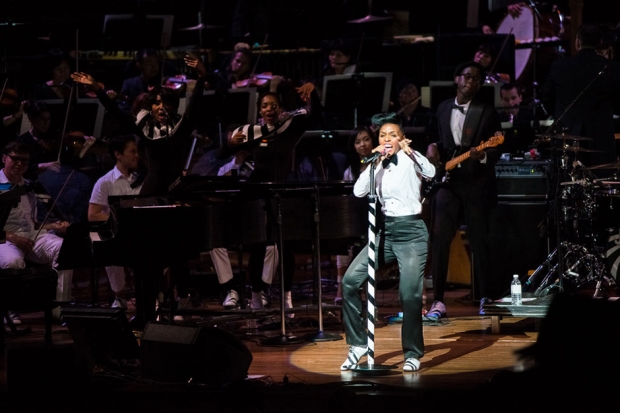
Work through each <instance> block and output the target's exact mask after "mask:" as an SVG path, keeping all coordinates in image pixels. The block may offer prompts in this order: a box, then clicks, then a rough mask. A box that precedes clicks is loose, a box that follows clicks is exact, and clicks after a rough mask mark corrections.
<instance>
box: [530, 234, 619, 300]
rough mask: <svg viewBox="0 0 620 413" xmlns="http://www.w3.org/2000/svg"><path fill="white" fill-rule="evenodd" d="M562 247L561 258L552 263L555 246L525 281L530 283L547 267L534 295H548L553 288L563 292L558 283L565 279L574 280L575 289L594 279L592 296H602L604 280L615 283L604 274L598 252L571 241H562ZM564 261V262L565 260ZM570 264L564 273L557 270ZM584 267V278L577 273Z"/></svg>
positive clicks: (611, 283) (611, 284)
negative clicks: (594, 284) (585, 273)
mask: <svg viewBox="0 0 620 413" xmlns="http://www.w3.org/2000/svg"><path fill="white" fill-rule="evenodd" d="M562 247H563V248H564V250H565V251H566V253H565V254H564V255H563V256H562V258H561V259H559V258H558V260H557V263H556V264H555V265H552V262H553V260H554V259H555V258H556V257H557V253H558V248H556V249H555V250H554V251H553V252H552V253H551V254H549V256H548V257H547V259H546V260H545V262H543V264H541V265H540V266H539V267H538V268H537V269H536V271H534V273H532V275H531V276H530V278H529V279H528V280H527V282H526V286H529V285H532V281H533V280H534V279H535V278H536V277H537V276H538V275H539V274H541V273H542V271H543V269H544V268H545V267H547V268H548V272H547V275H546V276H545V277H544V278H543V280H542V281H541V282H540V284H539V286H538V287H537V288H536V290H535V291H534V296H536V297H544V296H546V295H549V294H550V293H551V292H552V290H553V289H555V288H556V287H557V288H558V290H559V291H558V292H563V291H564V287H563V286H561V285H560V282H561V281H562V280H563V279H565V282H566V281H567V280H573V281H574V282H575V289H577V288H579V287H580V286H582V285H584V284H585V283H587V282H588V281H594V280H596V287H595V291H594V294H593V298H598V297H601V296H602V290H603V289H602V285H603V281H605V282H606V283H607V284H608V285H609V286H613V285H615V281H613V279H611V278H609V277H607V275H606V274H605V264H604V263H603V262H602V256H601V254H600V253H598V252H594V253H592V252H590V250H588V248H586V247H584V246H581V245H579V244H575V243H572V242H567V241H564V242H562ZM565 261H566V262H565ZM562 263H564V264H570V265H568V266H567V268H566V271H565V272H564V273H560V272H559V267H560V266H561V265H560V264H562ZM581 269H585V270H587V272H588V274H587V275H586V276H585V278H584V277H583V276H582V275H581V274H580V273H579V270H581Z"/></svg>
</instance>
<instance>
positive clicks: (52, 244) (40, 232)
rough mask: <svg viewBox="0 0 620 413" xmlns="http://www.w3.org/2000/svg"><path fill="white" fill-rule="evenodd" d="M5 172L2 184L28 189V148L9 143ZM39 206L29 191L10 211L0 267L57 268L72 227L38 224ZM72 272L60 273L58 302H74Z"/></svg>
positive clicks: (0, 179) (56, 313)
mask: <svg viewBox="0 0 620 413" xmlns="http://www.w3.org/2000/svg"><path fill="white" fill-rule="evenodd" d="M2 162H3V164H4V168H3V169H2V170H0V183H7V182H10V183H12V184H16V185H20V186H23V185H28V184H29V183H30V182H29V181H27V180H25V179H24V173H25V172H26V170H27V169H28V164H29V162H30V151H29V149H28V146H27V145H25V144H24V143H22V142H19V141H13V142H9V144H8V145H7V146H6V147H5V148H4V152H3V155H2ZM36 209H37V202H36V199H35V196H34V193H33V192H31V191H26V193H24V194H23V195H22V196H21V199H20V200H19V202H18V203H17V205H16V206H14V207H13V209H11V211H10V213H9V217H8V219H7V221H6V224H5V225H4V231H5V232H6V242H5V243H2V244H0V267H1V268H3V269H23V268H25V267H26V261H31V262H33V263H36V264H49V265H51V266H52V267H54V268H56V267H57V259H58V253H59V252H60V248H61V246H62V243H63V238H62V237H61V236H59V235H57V234H61V235H62V234H64V233H65V232H66V230H67V227H68V226H69V223H68V222H66V221H57V222H50V223H46V222H35V220H34V217H36ZM72 278H73V270H61V271H58V284H57V287H56V300H57V301H59V302H65V303H66V302H69V301H71V281H72ZM52 314H53V316H54V318H55V319H57V320H60V307H56V308H54V309H53V310H52Z"/></svg>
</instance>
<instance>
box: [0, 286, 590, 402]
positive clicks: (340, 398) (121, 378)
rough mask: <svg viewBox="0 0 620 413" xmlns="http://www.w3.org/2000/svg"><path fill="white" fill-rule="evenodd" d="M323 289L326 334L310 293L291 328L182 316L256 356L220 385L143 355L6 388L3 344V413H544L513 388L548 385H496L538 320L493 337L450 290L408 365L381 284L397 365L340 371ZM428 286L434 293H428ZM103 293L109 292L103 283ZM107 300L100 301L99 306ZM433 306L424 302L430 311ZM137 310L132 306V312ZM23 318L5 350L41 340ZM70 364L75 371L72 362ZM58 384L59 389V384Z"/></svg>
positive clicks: (385, 350)
mask: <svg viewBox="0 0 620 413" xmlns="http://www.w3.org/2000/svg"><path fill="white" fill-rule="evenodd" d="M82 281H84V280H82ZM324 291H325V293H324V294H323V303H324V306H325V308H327V309H326V310H324V311H323V313H322V320H321V321H322V326H323V331H322V333H323V334H319V333H320V331H319V328H318V327H319V316H318V311H317V310H316V306H312V305H311V304H312V302H311V301H312V298H311V297H302V296H298V297H296V298H295V299H294V304H295V307H296V310H295V317H294V318H292V319H288V318H287V319H286V323H285V327H284V329H283V328H282V326H281V324H280V313H279V311H272V312H270V313H269V312H266V313H265V314H264V316H260V317H256V318H255V319H254V321H248V320H247V319H244V317H238V318H235V317H233V316H234V315H235V310H231V311H230V312H227V313H224V314H226V316H223V317H222V318H217V317H214V316H208V317H204V316H203V317H198V316H194V317H193V318H192V320H191V321H186V322H184V323H182V324H184V325H187V326H192V325H209V326H217V327H218V328H222V329H224V330H227V331H228V332H229V333H230V334H231V335H233V336H234V337H235V338H237V339H238V340H239V341H240V342H242V343H244V344H245V346H246V347H247V349H248V350H249V351H250V352H251V354H252V361H251V364H250V367H249V371H248V373H249V376H248V378H247V379H246V380H243V381H242V382H235V383H226V384H222V385H221V386H220V385H217V384H215V385H212V384H209V385H205V384H204V383H196V382H194V383H189V384H187V383H167V382H166V381H161V380H159V381H156V380H152V379H146V378H144V377H142V376H141V373H140V372H141V370H140V360H139V359H138V360H132V361H123V362H121V363H120V364H118V363H116V364H115V362H112V361H105V362H101V363H97V362H96V363H95V364H94V366H93V368H92V370H89V371H88V372H87V374H86V375H85V376H84V377H85V378H84V381H85V382H86V384H85V385H84V386H83V388H75V387H72V386H73V384H72V382H71V383H69V384H68V385H67V386H62V385H61V386H50V388H47V387H45V386H34V385H33V386H34V387H29V386H28V384H24V383H23V382H22V381H23V378H21V379H20V380H22V381H20V382H19V385H20V387H19V388H18V389H17V390H13V389H15V386H13V387H11V386H10V384H11V383H10V380H11V377H10V375H9V374H7V364H8V363H7V361H8V359H7V356H6V354H8V350H7V352H5V357H4V358H3V360H2V363H1V364H0V373H1V374H0V411H2V412H27V411H45V412H51V411H62V412H74V411H88V412H98V411H101V412H107V411H110V412H116V411H149V412H154V411H162V412H177V411H178V412H194V411H196V412H198V411H200V412H207V411H208V412H332V411H333V412H371V411H386V412H388V411H389V412H418V411H419V412H425V411H429V412H434V411H445V412H464V411H472V412H473V411H476V412H478V411H481V410H482V411H491V412H502V411H543V410H538V408H537V407H540V406H546V405H547V404H546V403H542V404H540V403H534V402H528V403H531V404H529V405H528V408H525V407H524V406H523V405H521V406H520V408H518V409H517V408H516V406H515V404H514V402H515V401H516V402H519V403H521V402H520V401H519V399H518V398H517V399H515V400H510V399H511V398H512V397H513V396H515V395H519V396H522V395H527V396H528V398H531V397H532V395H533V394H536V393H537V394H539V395H541V394H542V395H545V394H546V393H545V390H544V389H527V388H525V387H526V386H525V384H523V388H517V389H507V388H504V387H503V386H504V385H503V382H502V381H498V377H504V375H505V374H508V375H511V374H512V373H515V374H519V372H521V371H524V370H527V369H529V368H530V367H531V365H530V364H528V362H522V361H520V360H519V358H518V357H517V356H516V354H515V352H516V351H519V350H522V349H525V348H529V347H530V346H532V345H533V344H534V343H535V342H536V341H537V338H538V329H539V326H540V324H539V321H540V320H536V319H533V318H518V317H505V318H502V320H501V332H500V333H499V334H494V333H492V330H491V317H490V316H480V315H479V314H478V304H477V303H475V302H473V301H471V300H470V299H469V298H468V295H469V289H468V288H466V287H464V286H460V287H459V286H452V288H450V289H449V290H448V291H447V295H446V304H447V308H448V317H447V318H446V319H444V320H441V321H440V322H425V324H424V338H425V346H426V351H425V355H424V357H423V358H422V360H421V361H422V364H421V369H420V370H419V371H418V372H414V373H403V371H402V365H403V356H402V351H401V343H400V329H401V325H400V324H399V323H398V320H395V319H393V318H391V317H390V316H392V315H395V314H397V313H398V311H399V306H398V296H397V289H396V288H395V287H394V286H391V287H388V288H385V289H379V290H378V291H377V294H376V299H377V306H378V316H377V320H378V321H377V324H376V331H375V335H376V341H375V363H376V364H379V365H383V366H386V365H393V366H395V368H394V369H391V370H388V371H386V372H382V374H371V373H372V372H371V373H369V372H365V373H358V372H350V371H345V372H341V371H340V364H341V363H342V362H343V361H344V359H345V357H346V354H347V349H348V347H347V345H346V342H345V340H343V339H342V338H343V337H344V333H343V330H342V325H341V319H340V311H339V308H338V307H334V306H333V305H332V304H333V297H334V289H333V288H332V287H331V286H330V287H329V288H325V287H324ZM80 293H81V294H82V298H83V299H84V300H86V301H87V300H88V294H89V290H88V286H87V283H86V286H83V285H82V284H81V283H80V284H78V286H77V288H75V289H74V295H79V294H80ZM427 293H430V295H429V297H430V296H432V291H428V292H427ZM100 296H105V286H104V292H103V293H102V294H101V295H100ZM106 305H107V304H106V303H102V304H101V306H102V308H103V307H105V306H106ZM429 305H430V303H427V308H428V306H429ZM202 306H203V307H206V308H208V309H209V310H218V309H220V308H221V307H220V304H219V297H205V298H204V299H203V302H202ZM133 310H134V308H133V305H132V304H131V303H130V305H129V308H128V310H127V317H128V318H130V317H131V315H132V311H133ZM239 313H240V312H239ZM21 319H22V325H21V326H19V328H20V329H22V328H26V327H27V328H31V329H32V332H31V333H30V334H25V335H21V336H16V337H11V338H8V339H7V343H6V347H7V349H9V348H17V349H19V348H28V347H29V346H35V347H41V343H42V342H43V333H44V325H43V315H42V313H26V314H22V316H21ZM253 323H256V324H255V325H254V324H253ZM141 334H142V331H135V332H134V336H135V337H136V341H137V342H138V344H140V337H141ZM283 336H286V337H293V338H297V339H299V342H298V343H288V341H289V340H282V341H281V342H279V341H278V337H283ZM269 337H272V338H273V337H275V341H276V343H277V344H275V345H273V344H271V343H269V342H268V341H265V340H266V339H268V338H269ZM291 341H294V340H291ZM53 343H54V344H53V346H55V347H63V346H72V345H74V341H73V338H72V335H71V334H70V332H69V330H68V327H67V326H66V325H61V324H60V323H56V324H54V326H53ZM32 351H36V350H32ZM26 354H27V353H26ZM22 359H23V360H22ZM22 359H20V360H19V363H20V364H18V367H13V368H17V369H20V371H24V370H21V369H25V371H31V374H32V375H33V377H34V376H36V375H41V374H43V375H46V374H47V375H50V374H51V376H52V377H56V375H57V376H58V377H59V379H62V378H63V377H65V375H63V374H61V371H60V370H59V371H58V374H56V372H52V373H50V372H46V371H42V370H43V369H45V367H44V366H41V365H34V364H32V363H29V362H28V361H27V360H28V357H27V356H26V357H22ZM33 360H34V358H33ZM33 363H34V362H33ZM67 364H70V363H67ZM65 367H67V369H70V366H69V365H66V366H65ZM21 376H22V375H20V376H18V377H21ZM580 380H581V379H580ZM35 382H36V380H35ZM58 387H60V389H61V390H57V388H58ZM50 389H52V390H50ZM48 391H52V392H53V394H52V395H51V396H50V395H46V396H45V398H38V397H37V396H36V395H39V394H46V393H48ZM566 391H567V392H569V393H570V392H571V391H572V390H571V389H566ZM511 392H515V394H512V393H511ZM566 396H570V394H569V395H566ZM553 397H556V395H553ZM553 397H552V398H551V401H552V400H553ZM549 400H550V399H549V398H547V403H551V404H553V405H555V404H554V403H552V402H550V401H549ZM523 403H525V402H523ZM39 404H40V406H39ZM37 406H39V407H37ZM517 406H519V405H517ZM555 406H556V407H557V405H555Z"/></svg>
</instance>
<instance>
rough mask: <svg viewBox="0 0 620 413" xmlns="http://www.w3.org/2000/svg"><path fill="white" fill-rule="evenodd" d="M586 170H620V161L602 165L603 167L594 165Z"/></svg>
mask: <svg viewBox="0 0 620 413" xmlns="http://www.w3.org/2000/svg"><path fill="white" fill-rule="evenodd" d="M586 169H620V161H616V162H612V163H606V164H601V165H594V166H590V167H589V168H586Z"/></svg>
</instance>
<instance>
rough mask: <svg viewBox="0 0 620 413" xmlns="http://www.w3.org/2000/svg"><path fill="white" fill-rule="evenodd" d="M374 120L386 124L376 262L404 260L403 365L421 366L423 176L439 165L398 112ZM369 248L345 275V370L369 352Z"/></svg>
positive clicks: (362, 190)
mask: <svg viewBox="0 0 620 413" xmlns="http://www.w3.org/2000/svg"><path fill="white" fill-rule="evenodd" d="M372 123H373V124H374V125H377V127H380V129H379V146H377V147H376V148H375V149H374V150H373V152H377V151H378V152H381V153H383V154H384V155H382V156H381V157H380V158H379V159H378V160H377V161H376V163H377V168H376V173H375V185H376V193H377V195H378V199H379V202H380V203H381V212H382V215H383V216H384V217H382V218H380V219H378V222H377V227H378V229H379V233H378V234H377V238H376V245H377V249H378V251H377V263H376V265H377V266H380V265H383V264H389V263H391V262H393V261H397V262H398V269H399V271H400V284H399V293H398V294H399V300H400V303H401V304H402V306H403V327H402V347H403V353H404V356H405V364H404V366H403V370H404V371H417V370H418V369H419V368H420V358H422V356H423V355H424V338H423V334H422V319H421V318H420V314H421V312H422V294H423V286H424V267H425V265H426V255H427V248H428V245H427V242H428V232H427V228H426V224H425V223H424V221H423V220H422V218H421V216H420V214H421V212H422V203H421V197H420V190H421V185H422V177H424V178H432V177H433V176H434V175H435V167H434V166H433V165H432V164H431V163H430V162H429V161H428V160H427V159H426V158H425V157H424V156H423V155H422V154H420V153H419V152H417V151H413V150H411V148H410V147H409V142H410V141H409V140H408V139H406V138H405V136H404V135H403V132H402V129H401V126H400V119H399V117H398V115H397V114H395V113H387V114H379V115H375V116H374V117H373V118H372ZM371 170H372V168H366V169H365V170H364V171H363V172H362V173H361V175H360V177H359V178H358V180H357V181H356V182H355V185H354V187H353V193H354V195H355V196H357V197H364V196H366V195H368V194H369V193H370V173H371V172H370V171H371ZM368 248H369V247H368V246H366V247H364V249H363V250H362V251H361V252H360V253H359V254H358V255H357V256H356V257H355V259H354V260H353V262H352V263H351V265H350V266H349V268H348V270H347V272H346V273H345V275H344V278H343V280H342V295H343V316H344V328H345V333H346V340H347V344H349V345H350V348H349V353H348V355H347V359H346V360H345V361H344V363H342V365H341V366H340V369H341V370H348V369H351V368H353V367H355V366H356V365H357V364H358V363H359V361H360V359H361V358H362V357H363V356H365V355H366V354H367V353H368V347H367V332H366V329H365V328H364V319H363V317H362V300H361V296H360V288H361V287H362V285H363V283H364V282H365V281H366V280H367V278H368Z"/></svg>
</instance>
